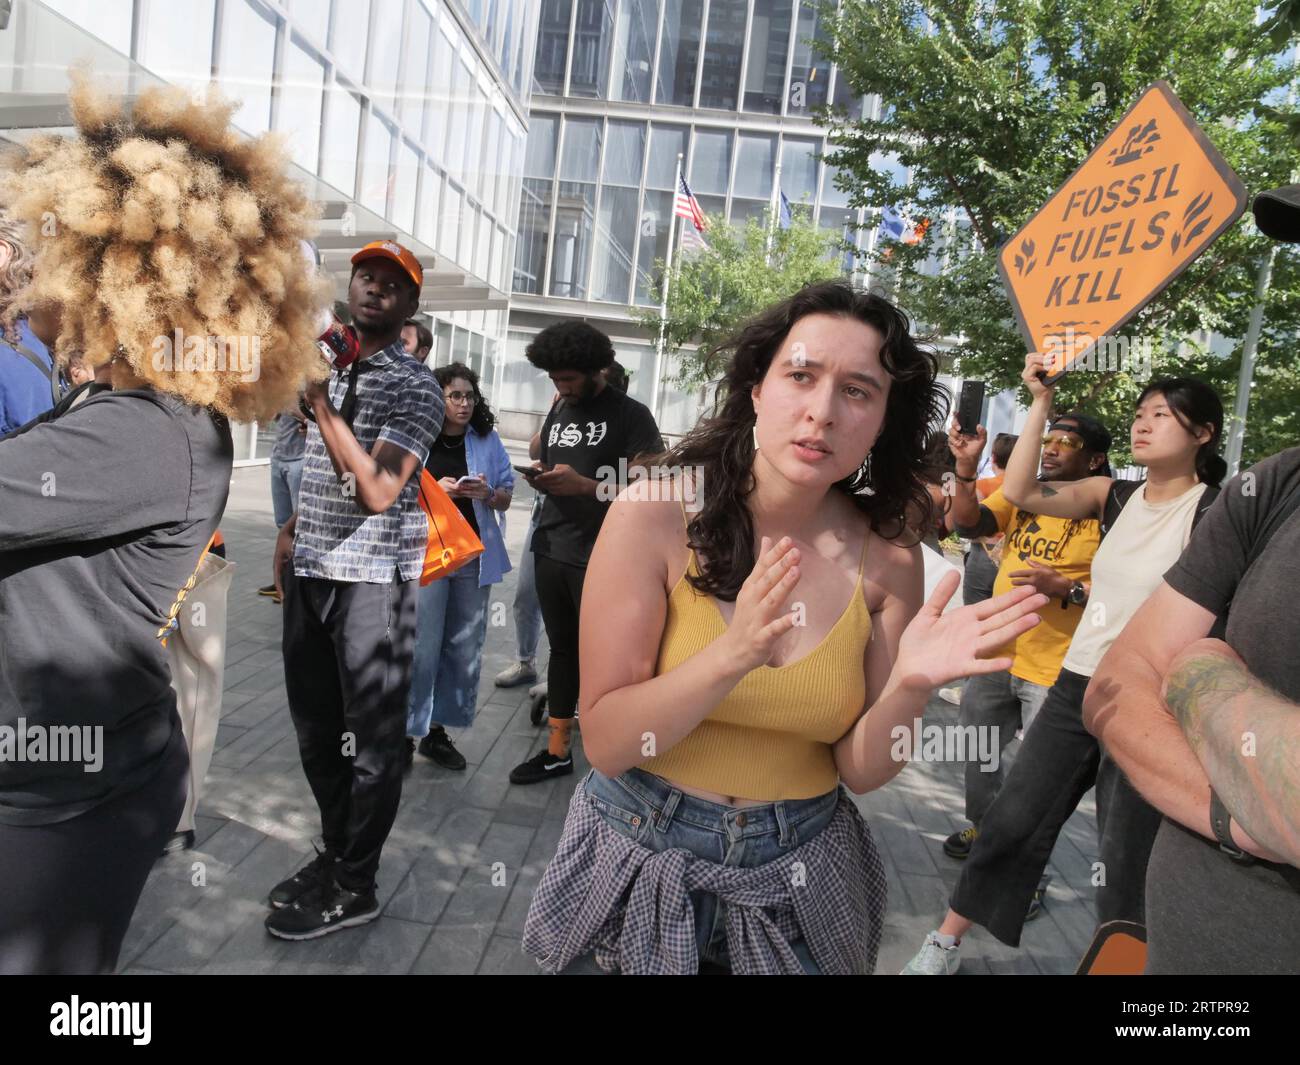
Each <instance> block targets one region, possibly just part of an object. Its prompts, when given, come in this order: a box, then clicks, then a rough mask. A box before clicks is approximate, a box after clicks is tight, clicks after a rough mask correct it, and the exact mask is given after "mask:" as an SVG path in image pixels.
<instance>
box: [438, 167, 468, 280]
mask: <svg viewBox="0 0 1300 1065" xmlns="http://www.w3.org/2000/svg"><path fill="white" fill-rule="evenodd" d="M463 209H464V199H463V198H462V196H461V194H460V189H458V188H456V186H454V185H452V184H451V183H450V182H448V183H447V184H446V185H444V186H443V193H442V224H441V225H440V226H439V227H438V238H439V244H438V250H439V251H441V252H442V254H443V255H445V256H447V258H448V259H450V260H451V261H452V262H454V263H459V261H460V260H459V259H457V257H456V254H457V246H458V245H459V244H460V230H461V212H462V210H463Z"/></svg>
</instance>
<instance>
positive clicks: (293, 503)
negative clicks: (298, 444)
mask: <svg viewBox="0 0 1300 1065" xmlns="http://www.w3.org/2000/svg"><path fill="white" fill-rule="evenodd" d="M300 487H302V459H288V460H286V459H278V458H276V457H275V456H274V455H272V456H271V511H272V513H273V514H274V515H275V527H276V528H277V529H278V528H280V526H282V525H283V524H284V523H285V522H286V521H288V520H289V519H290V518H292V517H293V512H294V511H295V510H297V509H298V489H299V488H300Z"/></svg>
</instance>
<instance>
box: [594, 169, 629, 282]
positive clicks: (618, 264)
mask: <svg viewBox="0 0 1300 1065" xmlns="http://www.w3.org/2000/svg"><path fill="white" fill-rule="evenodd" d="M636 199H637V191H636V189H624V188H618V187H617V186H613V185H606V186H605V187H604V188H602V189H601V190H600V218H599V221H598V222H597V232H596V263H595V274H594V276H593V277H592V282H591V287H592V298H593V299H598V300H608V301H609V302H611V303H622V304H626V303H627V298H628V285H629V284H630V283H631V280H632V252H633V249H634V247H635V244H636V224H637V218H636Z"/></svg>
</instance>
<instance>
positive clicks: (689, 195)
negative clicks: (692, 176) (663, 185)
mask: <svg viewBox="0 0 1300 1065" xmlns="http://www.w3.org/2000/svg"><path fill="white" fill-rule="evenodd" d="M677 180H678V182H679V184H678V186H677V200H676V202H675V203H674V204H673V214H675V215H676V216H677V217H678V218H689V219H690V220H691V221H692V222H694V223H695V228H696V229H698V230H699V231H700V232H701V233H703V232H704V231H705V230H706V229H708V228H709V223H708V219H706V218H705V217H704V212H703V211H702V210H700V201H699V200H697V199H696V198H695V194H694V193H693V192H691V187H690V186H689V185H688V184H686V178H684V177H680V178H678V179H677Z"/></svg>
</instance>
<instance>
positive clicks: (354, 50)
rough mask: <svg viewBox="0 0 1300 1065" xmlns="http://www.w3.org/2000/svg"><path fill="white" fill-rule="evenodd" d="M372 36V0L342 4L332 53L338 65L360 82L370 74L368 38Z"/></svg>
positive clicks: (343, 1) (337, 11) (332, 36)
mask: <svg viewBox="0 0 1300 1065" xmlns="http://www.w3.org/2000/svg"><path fill="white" fill-rule="evenodd" d="M369 32H370V0H340V3H337V4H335V5H334V31H333V33H331V34H330V51H331V52H333V53H334V58H335V60H337V62H338V65H339V66H340V67H342V68H343V70H345V71H346V72H347V73H348V74H349V75H351V76H352V77H353V78H355V79H356V80H357V81H358V82H360V81H361V79H362V77H363V76H364V75H365V72H366V35H367V34H368V33H369Z"/></svg>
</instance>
